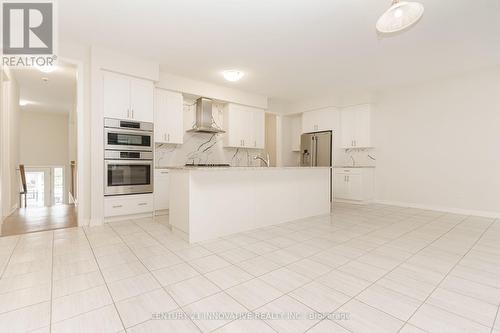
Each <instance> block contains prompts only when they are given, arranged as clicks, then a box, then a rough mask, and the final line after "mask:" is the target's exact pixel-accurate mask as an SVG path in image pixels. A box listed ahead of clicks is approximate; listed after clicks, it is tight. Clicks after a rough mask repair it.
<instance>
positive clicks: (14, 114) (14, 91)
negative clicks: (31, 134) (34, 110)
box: [0, 68, 20, 218]
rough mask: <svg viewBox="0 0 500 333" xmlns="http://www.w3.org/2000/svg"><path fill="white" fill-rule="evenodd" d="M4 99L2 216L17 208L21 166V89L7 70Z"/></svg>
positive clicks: (1, 148)
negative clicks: (19, 169) (19, 168)
mask: <svg viewBox="0 0 500 333" xmlns="http://www.w3.org/2000/svg"><path fill="white" fill-rule="evenodd" d="M1 90H2V98H1V102H0V104H1V106H0V112H1V114H0V120H1V121H0V123H1V126H0V127H1V128H2V129H1V136H2V138H1V140H0V141H1V146H0V150H1V156H0V160H1V164H2V166H1V168H0V169H1V173H0V178H1V192H2V193H1V198H2V200H1V206H0V208H1V215H2V218H4V217H6V216H8V215H10V214H11V213H12V212H13V210H14V209H15V208H17V204H18V198H19V186H18V184H19V183H18V177H19V176H18V173H17V170H16V169H17V168H18V165H19V153H18V149H17V147H18V144H19V131H18V128H19V114H20V109H19V87H18V84H17V82H16V80H15V78H14V77H13V75H12V74H11V73H10V72H9V70H8V69H7V68H5V73H3V74H2V85H1Z"/></svg>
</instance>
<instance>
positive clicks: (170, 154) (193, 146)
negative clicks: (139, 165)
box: [155, 133, 263, 167]
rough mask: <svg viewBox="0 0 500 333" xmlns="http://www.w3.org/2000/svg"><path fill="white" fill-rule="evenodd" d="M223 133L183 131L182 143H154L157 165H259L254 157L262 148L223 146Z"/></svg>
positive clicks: (260, 152) (259, 153)
mask: <svg viewBox="0 0 500 333" xmlns="http://www.w3.org/2000/svg"><path fill="white" fill-rule="evenodd" d="M223 135H224V134H211V133H185V134H184V143H183V144H182V145H171V144H156V146H155V165H156V166H157V167H165V166H180V165H184V164H187V163H188V164H191V163H195V164H197V163H229V164H230V165H231V166H260V161H258V160H254V157H255V156H257V155H261V154H262V153H263V151H262V150H259V149H245V148H225V147H224V143H223V138H224V137H223Z"/></svg>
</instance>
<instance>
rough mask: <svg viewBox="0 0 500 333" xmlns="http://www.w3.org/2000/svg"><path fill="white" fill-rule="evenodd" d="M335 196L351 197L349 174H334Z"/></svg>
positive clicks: (337, 197)
mask: <svg viewBox="0 0 500 333" xmlns="http://www.w3.org/2000/svg"><path fill="white" fill-rule="evenodd" d="M333 196H334V198H336V199H349V193H348V188H347V175H346V174H345V173H335V174H334V176H333Z"/></svg>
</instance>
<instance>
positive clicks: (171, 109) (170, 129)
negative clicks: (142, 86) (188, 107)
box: [165, 91, 184, 144]
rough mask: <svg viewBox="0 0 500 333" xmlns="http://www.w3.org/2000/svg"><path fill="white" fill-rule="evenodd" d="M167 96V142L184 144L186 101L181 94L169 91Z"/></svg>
mask: <svg viewBox="0 0 500 333" xmlns="http://www.w3.org/2000/svg"><path fill="white" fill-rule="evenodd" d="M166 96H167V103H166V110H165V111H166V114H167V127H166V136H167V142H168V143H176V144H182V143H183V142H184V115H183V111H184V105H183V103H184V99H183V97H182V94H181V93H176V92H171V91H167V92H166Z"/></svg>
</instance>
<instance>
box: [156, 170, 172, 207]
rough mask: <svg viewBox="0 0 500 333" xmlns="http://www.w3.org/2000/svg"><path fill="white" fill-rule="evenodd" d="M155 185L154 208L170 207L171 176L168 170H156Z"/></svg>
mask: <svg viewBox="0 0 500 333" xmlns="http://www.w3.org/2000/svg"><path fill="white" fill-rule="evenodd" d="M154 183H155V187H154V196H153V197H154V209H155V210H165V209H169V202H170V199H169V183H170V178H169V174H168V171H167V170H156V171H155V180H154Z"/></svg>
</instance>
